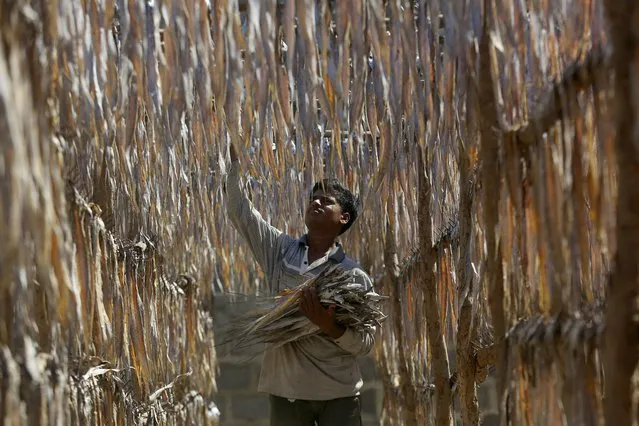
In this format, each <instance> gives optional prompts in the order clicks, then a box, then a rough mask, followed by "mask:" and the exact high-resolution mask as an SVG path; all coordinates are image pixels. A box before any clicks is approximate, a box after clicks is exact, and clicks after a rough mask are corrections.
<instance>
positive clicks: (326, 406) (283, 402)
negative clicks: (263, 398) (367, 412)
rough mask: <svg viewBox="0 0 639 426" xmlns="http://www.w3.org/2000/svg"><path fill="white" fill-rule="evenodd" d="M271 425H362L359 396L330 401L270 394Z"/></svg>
mask: <svg viewBox="0 0 639 426" xmlns="http://www.w3.org/2000/svg"><path fill="white" fill-rule="evenodd" d="M270 402H271V426H316V425H317V426H361V425H362V418H361V405H360V399H359V396H350V397H347V398H337V399H330V400H328V401H307V400H303V399H296V400H294V401H293V402H291V401H289V400H288V399H286V398H281V397H279V396H274V395H271V396H270Z"/></svg>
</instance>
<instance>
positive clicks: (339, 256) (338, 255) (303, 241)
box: [298, 234, 346, 263]
mask: <svg viewBox="0 0 639 426" xmlns="http://www.w3.org/2000/svg"><path fill="white" fill-rule="evenodd" d="M307 235H308V234H304V235H302V236H301V237H300V238H299V240H298V243H299V245H301V246H305V247H308V238H307ZM345 257H346V254H345V253H344V248H343V247H342V245H341V244H340V242H339V241H335V246H333V248H332V249H331V251H330V254H329V255H328V258H329V259H331V260H334V261H336V262H338V263H341V262H342V261H343V260H344V258H345Z"/></svg>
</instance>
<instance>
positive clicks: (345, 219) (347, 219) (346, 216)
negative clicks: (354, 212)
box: [339, 212, 351, 225]
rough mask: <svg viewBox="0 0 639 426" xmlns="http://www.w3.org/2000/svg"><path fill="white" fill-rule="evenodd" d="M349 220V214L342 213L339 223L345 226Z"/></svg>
mask: <svg viewBox="0 0 639 426" xmlns="http://www.w3.org/2000/svg"><path fill="white" fill-rule="evenodd" d="M349 220H351V214H350V213H349V212H344V213H342V217H341V218H340V220H339V221H340V222H341V223H342V224H344V225H346V224H347V223H348V221H349Z"/></svg>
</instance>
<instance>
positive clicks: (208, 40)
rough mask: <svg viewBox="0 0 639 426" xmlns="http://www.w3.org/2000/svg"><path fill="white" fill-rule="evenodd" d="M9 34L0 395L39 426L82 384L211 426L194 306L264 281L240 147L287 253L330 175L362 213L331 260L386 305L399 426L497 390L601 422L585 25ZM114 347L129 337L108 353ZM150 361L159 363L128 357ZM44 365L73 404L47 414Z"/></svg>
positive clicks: (146, 16) (133, 25)
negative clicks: (185, 409)
mask: <svg viewBox="0 0 639 426" xmlns="http://www.w3.org/2000/svg"><path fill="white" fill-rule="evenodd" d="M8 3H10V2H8ZM0 17H1V23H2V25H3V33H2V36H3V40H4V44H2V45H0V49H3V51H2V55H0V56H1V58H2V61H3V62H2V63H0V72H2V73H3V76H2V77H3V78H2V79H0V81H1V83H0V88H2V92H1V95H2V100H3V103H2V106H3V108H2V109H1V110H0V111H1V114H0V117H1V118H2V122H1V123H2V126H3V129H5V130H6V131H5V132H4V134H5V135H6V136H5V138H3V141H2V147H3V151H2V157H0V159H1V160H2V162H0V178H1V179H2V180H1V181H2V182H3V186H2V188H1V190H2V197H3V199H2V201H3V202H2V206H0V214H1V215H2V216H1V218H2V219H3V223H8V224H10V225H9V226H7V227H3V228H2V229H1V230H0V233H1V234H0V235H1V236H2V239H3V242H5V244H4V246H3V247H2V248H1V249H0V255H1V256H2V258H1V260H2V263H1V266H0V267H2V274H0V279H1V280H2V286H1V287H0V289H1V291H2V292H3V297H2V302H1V303H4V309H3V314H2V318H3V320H2V321H3V322H2V323H1V324H0V332H1V333H2V335H1V336H0V337H1V338H2V340H1V342H2V345H3V354H4V355H3V360H4V363H3V370H2V373H3V376H2V377H3V381H4V382H5V383H11V384H12V386H19V385H20V384H19V383H21V382H20V381H19V380H24V379H25V377H26V378H28V379H27V382H26V383H28V384H29V386H31V387H29V389H31V390H33V392H35V393H33V395H34V396H33V397H34V398H36V399H37V400H38V401H40V404H41V406H42V407H47V406H49V405H47V404H53V403H52V402H51V401H53V400H55V399H56V398H57V399H58V400H61V399H64V398H67V397H70V396H69V391H68V389H69V388H67V387H65V386H66V385H65V383H66V382H69V383H70V382H71V378H72V377H83V378H84V377H88V378H89V379H91V380H92V382H91V383H94V382H95V381H96V380H97V381H98V382H99V381H100V380H106V382H107V384H106V385H104V386H103V387H102V388H101V389H102V390H101V391H103V392H106V390H104V389H109V392H112V393H113V395H114V396H113V398H115V399H112V400H109V401H114V402H113V403H114V404H125V402H124V401H120V400H117V397H118V395H120V397H121V396H122V395H128V394H127V392H137V393H135V395H137V396H138V397H142V399H143V400H144V401H146V405H142V406H143V407H145V409H144V410H141V411H140V410H138V411H136V413H137V412H143V413H145V415H150V414H149V413H153V415H156V413H160V412H161V410H160V408H161V407H162V404H160V405H157V404H156V401H158V400H160V401H162V403H163V404H168V403H170V402H174V403H178V402H180V403H183V401H184V398H186V395H198V396H200V397H202V398H203V399H202V401H204V402H202V401H201V402H199V403H198V404H199V405H197V406H198V407H203V409H204V410H205V411H206V409H207V407H208V413H209V414H210V413H211V412H212V411H214V410H213V408H211V406H207V405H206V402H205V401H207V398H208V396H209V395H210V391H211V388H212V386H213V383H214V381H213V380H212V379H211V377H210V376H211V374H212V373H211V368H212V366H213V364H214V351H213V350H212V349H211V348H210V347H209V346H207V339H209V338H211V334H210V330H209V329H208V328H207V327H208V324H209V322H210V320H209V319H207V317H206V315H205V314H203V313H202V312H201V311H199V310H197V306H196V305H197V304H198V302H199V301H202V300H208V298H210V297H211V296H213V295H215V294H218V293H221V292H228V291H232V292H240V293H256V292H257V293H259V292H261V291H262V287H261V285H260V283H261V282H262V278H263V275H262V272H261V271H260V270H259V268H258V267H257V266H256V264H255V263H254V262H253V261H252V260H251V259H252V257H251V255H250V251H249V250H248V247H247V246H246V245H245V244H244V242H243V241H242V240H241V239H240V237H239V236H238V234H237V233H236V232H235V231H234V230H233V229H232V227H231V226H230V223H229V222H228V220H227V217H226V215H225V213H224V207H225V194H224V179H225V175H226V172H227V170H228V165H229V164H228V145H229V143H231V142H232V143H234V144H235V146H236V147H237V148H238V152H239V157H240V160H241V163H242V167H243V171H244V172H245V173H246V176H247V179H246V186H247V189H250V194H251V198H252V201H253V203H254V204H255V207H256V208H257V209H258V210H259V211H260V212H261V213H262V215H263V217H264V218H265V219H267V220H268V221H269V222H270V223H271V224H273V225H274V226H276V227H278V228H279V229H281V230H283V231H286V232H290V233H293V234H297V233H300V232H303V218H302V212H303V209H304V206H305V203H306V200H307V194H308V191H309V189H310V188H311V185H312V184H313V182H314V180H316V179H318V178H320V177H324V176H335V177H338V178H340V179H342V180H343V181H344V182H345V183H346V184H347V185H348V186H349V187H351V188H352V189H353V190H354V191H355V192H356V193H358V194H359V196H360V198H361V200H362V207H363V209H362V214H361V217H360V219H358V221H357V223H356V224H355V225H354V226H353V228H352V229H351V230H350V231H349V232H348V234H347V235H346V236H345V237H344V244H345V246H346V248H347V251H348V253H349V254H350V255H352V256H353V257H354V258H356V259H358V260H359V261H360V262H361V263H362V265H363V266H364V267H365V268H366V269H367V270H368V271H369V273H370V274H371V276H373V277H374V278H375V280H376V285H377V286H378V287H379V289H380V291H381V292H383V293H385V294H389V295H392V297H391V300H390V302H389V303H388V306H387V309H388V313H389V319H388V321H387V322H386V323H385V324H384V327H383V329H382V331H381V333H380V334H379V335H378V343H377V346H376V350H375V356H376V358H377V360H378V362H379V367H380V374H381V375H382V378H383V379H384V382H385V403H384V413H383V417H384V418H385V420H386V421H387V422H388V423H389V424H420V425H421V424H432V423H435V422H436V423H437V424H449V423H451V422H452V421H453V418H454V417H455V416H456V415H457V414H455V412H457V411H460V412H461V414H460V415H461V416H462V417H463V419H464V421H465V422H467V423H468V424H476V423H477V422H478V421H479V416H480V414H479V412H478V411H477V403H476V396H475V385H476V383H478V382H481V380H483V378H484V377H485V376H486V374H487V367H488V365H490V364H497V368H495V369H494V370H495V371H494V374H495V375H496V376H497V382H498V387H499V388H500V393H499V394H500V399H499V402H500V407H501V411H502V417H503V418H505V419H507V420H508V421H509V422H510V424H522V423H526V424H560V423H564V424H595V423H597V419H598V418H599V417H600V416H601V410H602V409H601V405H602V402H601V401H602V398H601V363H600V361H599V352H598V351H597V349H596V347H597V342H598V338H599V335H600V329H601V327H599V324H600V319H599V316H600V311H601V309H600V308H601V307H600V305H601V301H602V300H603V295H604V288H605V285H604V284H605V279H606V277H607V275H608V272H609V271H608V270H609V264H610V260H611V254H612V252H613V251H614V247H615V239H614V213H615V207H614V206H615V202H616V198H615V196H616V195H615V194H616V186H615V185H616V182H615V170H616V166H615V164H616V163H615V158H614V138H613V134H614V129H613V128H612V125H611V124H610V123H611V122H612V120H611V118H612V114H611V108H610V106H609V98H608V97H607V95H608V94H609V89H610V86H609V80H610V78H609V76H608V74H607V73H606V71H605V66H606V60H605V57H606V54H605V46H606V38H605V36H604V35H605V33H604V16H603V12H602V5H601V4H600V3H599V2H597V1H590V0H588V1H571V0H568V1H565V2H562V3H561V4H560V5H559V4H555V3H553V2H547V1H545V0H528V1H526V2H516V4H512V2H507V1H503V0H494V1H489V0H486V1H473V0H453V1H449V0H440V1H428V2H426V1H423V0H417V1H411V2H408V1H400V0H384V1H383V0H367V1H363V0H349V1H346V0H344V1H313V0H261V1H259V0H254V1H246V0H219V1H213V0H211V1H207V0H192V1H184V0H156V1H153V2H150V1H147V2H145V1H140V0H128V1H127V0H118V1H116V2H109V1H98V0H82V1H75V0H74V1H72V0H54V1H48V2H45V3H37V4H36V3H35V2H34V3H33V4H31V5H29V2H26V3H24V4H23V5H22V6H20V7H19V8H18V7H17V6H14V7H7V8H5V7H4V5H3V7H2V12H0ZM25 40H29V41H28V42H26V41H25ZM21 43H27V48H26V49H22V50H20V49H18V47H17V46H22V44H21ZM602 46H604V47H602ZM601 51H603V52H604V53H601ZM593 52H594V53H593ZM597 52H600V54H597ZM602 56H603V57H604V59H600V57H602ZM593 57H594V58H595V59H593ZM597 58H599V59H597ZM571 67H572V68H571ZM602 68H604V72H600V70H601V69H602ZM571 69H572V70H573V72H572V73H569V72H568V71H570V70H571ZM5 77H6V78H5ZM66 181H68V182H70V183H71V185H70V186H71V187H72V188H73V191H69V190H66V191H65V187H66V186H65V182H66ZM83 200H87V201H86V202H85V201H83ZM70 207H71V208H70ZM70 212H71V213H70ZM88 235H90V236H91V237H88ZM112 236H114V237H112ZM116 239H117V241H118V243H117V244H116V243H113V242H112V241H115V240H116ZM127 247H128V248H127ZM82 250H84V251H82ZM127 250H128V251H127ZM147 251H149V253H152V254H148V255H145V254H144V253H147ZM129 252H130V253H137V254H136V255H135V256H133V258H134V259H137V260H136V262H137V263H135V262H134V264H135V265H138V266H134V267H133V268H134V269H133V270H129V269H127V271H128V272H127V273H124V272H117V271H122V268H126V267H125V266H123V265H128V263H127V262H126V261H125V260H122V259H119V258H118V257H117V256H115V253H129ZM83 253H84V254H83ZM140 253H141V254H140ZM148 259H151V260H148ZM140 262H141V263H140ZM148 262H151V264H149V263H148ZM142 264H144V265H145V266H144V267H142V266H140V265H142ZM118 268H120V269H118ZM136 268H137V269H136ZM140 268H142V269H140ZM145 268H146V269H145ZM141 270H143V271H145V274H147V275H143V276H144V278H142V280H140V278H139V273H140V271H141ZM133 271H137V273H138V275H136V274H135V273H134V272H133ZM158 271H161V273H159V272H158ZM100 274H103V275H104V274H107V275H108V276H110V277H112V278H110V279H105V280H102V282H100V283H97V282H96V280H97V281H99V279H97V278H96V277H98V276H100ZM109 274H111V275H109ZM148 274H151V276H149V275H148ZM135 277H138V278H137V279H136V278H135ZM161 277H164V278H161ZM167 277H168V278H167ZM180 277H182V278H180ZM92 283H93V284H92ZM171 283H172V284H171ZM196 284H197V285H196ZM193 286H195V287H196V288H197V289H198V293H197V294H198V296H197V298H193V297H195V296H193V293H190V292H189V291H192V290H188V289H192V288H193ZM100 287H101V289H100ZM167 289H173V292H171V291H169V290H167ZM100 291H101V292H102V294H101V295H100ZM167 291H168V292H169V293H170V294H179V297H177V298H174V299H170V297H169V296H167V293H166V292H167ZM189 295H191V296H189ZM189 297H192V298H189ZM160 299H161V300H160ZM153 300H154V301H155V302H151V301H153ZM168 300H172V301H173V302H168ZM153 303H155V305H153ZM170 303H175V304H176V305H175V306H178V308H177V309H175V308H174V307H173V306H170V309H169V306H167V304H170ZM149 306H155V307H156V308H155V309H153V308H149ZM117 309H120V310H124V311H126V312H127V315H125V316H124V318H123V317H122V316H121V315H120V314H116V312H118V311H117ZM185 310H186V311H187V312H190V316H188V315H187V316H186V317H184V316H183V315H182V312H183V311H185ZM176 312H179V314H176ZM176 315H177V316H176ZM162 318H163V319H162ZM183 318H186V321H191V324H197V327H196V326H194V327H193V328H191V327H187V326H185V325H180V326H178V325H177V324H182V323H181V322H180V321H185V320H184V319H183ZM38 321H40V322H43V321H44V324H45V325H44V326H41V325H40V323H38ZM119 321H120V322H122V321H124V323H119ZM109 322H110V323H111V330H110V331H109V330H108V329H105V328H104V327H101V324H107V323H109ZM118 327H119V328H118ZM123 327H124V329H126V327H129V329H130V330H135V331H136V333H137V332H139V333H141V335H142V336H144V337H143V338H141V337H140V334H136V333H134V332H133V331H131V333H130V334H129V335H128V336H127V335H126V334H124V335H123V337H122V339H124V340H123V341H122V342H120V341H118V340H113V339H115V338H116V337H115V336H116V335H119V333H118V332H116V331H117V330H123ZM149 328H150V329H149ZM196 330H197V332H196ZM71 332H73V334H72V333H71ZM82 333H88V334H86V335H84V334H82ZM180 333H182V334H180ZM184 333H186V334H184ZM188 333H191V334H188ZM156 338H157V339H158V341H161V342H163V344H165V345H166V346H160V347H159V348H155V347H154V348H153V350H158V351H160V348H164V349H163V350H162V351H160V352H163V353H164V355H163V356H164V357H165V358H162V361H157V358H155V357H154V356H150V355H149V354H148V353H147V354H146V357H145V356H144V355H141V352H142V353H146V352H145V351H149V350H151V349H150V348H149V346H153V345H151V343H152V342H155V339H156ZM43 339H44V340H43ZM136 339H142V340H143V341H142V342H141V341H137V340H136ZM146 339H150V340H146ZM211 339H212V338H211ZM25 342H28V343H25ZM47 342H48V343H47ZM186 342H188V344H186ZM145 345H146V346H145ZM126 348H129V349H128V352H127V349H126ZM192 350H197V351H198V352H197V353H198V354H200V355H198V356H195V355H194V352H192ZM452 353H455V360H456V361H455V363H451V360H450V359H449V354H452ZM47 354H48V355H47ZM202 354H204V355H202ZM40 355H41V356H40ZM79 356H84V357H87V356H90V359H91V360H94V361H91V362H94V363H95V362H98V361H95V360H103V361H104V362H102V361H100V363H99V364H96V365H93V367H96V366H97V367H99V368H100V369H99V370H87V366H89V365H91V364H90V363H89V364H87V362H89V361H87V360H86V359H85V360H84V361H82V362H80V365H81V366H84V369H82V367H78V366H75V365H76V364H73V363H72V361H74V362H75V359H76V358H77V357H79ZM48 357H53V358H48ZM49 359H53V360H54V361H55V362H57V363H60V364H55V362H54V363H53V365H62V366H63V368H62V370H60V369H59V368H57V369H54V370H55V371H57V372H58V373H56V374H59V371H64V372H65V374H67V376H68V377H69V379H68V380H67V379H66V378H65V379H64V380H62V381H56V382H55V383H57V385H56V386H57V387H54V388H52V389H54V391H52V392H48V393H45V392H44V391H38V389H44V387H45V385H43V384H42V383H43V382H42V381H38V380H39V379H38V377H43V376H42V374H41V373H38V374H40V375H38V374H36V372H37V371H40V372H41V371H44V370H43V369H44V368H45V367H46V366H47V365H51V364H50V363H49V361H47V360H49ZM156 362H160V365H161V366H162V368H159V369H158V368H155V367H156V366H157V365H156V364H155V363H156ZM20 363H22V364H20ZM18 365H22V366H24V371H23V373H22V374H18V373H16V371H19V367H18ZM6 366H13V367H11V368H9V367H6ZM16 368H18V370H16ZM129 368H130V369H132V370H133V371H134V372H126V370H127V369H129ZM38 369H39V370H38ZM74 369H75V370H74ZM6 371H13V373H12V374H8V373H5V372H6ZM47 371H48V370H47ZM78 372H79V373H78ZM189 373H190V374H191V375H190V376H188V377H186V376H181V375H186V374H189ZM51 374H53V373H50V374H49V375H48V376H47V377H49V379H47V380H52V379H50V378H51V377H53V376H52V375H51ZM77 374H84V375H83V376H77ZM67 376H64V377H67ZM96 376H97V378H96ZM156 376H157V377H156ZM56 377H57V376H56ZM117 377H120V378H121V379H117ZM122 377H128V378H130V379H131V381H132V383H133V385H131V386H133V387H132V388H131V387H127V386H126V385H125V384H123V383H121V382H120V381H118V380H124V379H122ZM20 378H21V379H20ZM42 380H44V379H42ZM181 380H184V381H186V383H189V384H192V385H193V386H192V387H191V388H192V389H196V390H195V391H194V392H195V394H188V393H185V392H186V391H185V390H186V389H191V388H189V387H188V386H185V385H184V384H182V385H180V384H181V383H183V382H181ZM65 381H66V382H65ZM73 383H75V382H73ZM161 383H165V384H166V383H170V385H167V386H169V387H168V388H166V389H164V388H162V387H160V384H161ZM178 385H180V386H178ZM52 386H53V385H52ZM178 387H180V388H181V389H183V391H182V392H181V393H180V392H177V391H176V390H175V389H176V388H178ZM169 388H170V389H169ZM121 389H125V390H121ZM127 389H128V390H127ZM154 389H157V391H155V392H154ZM169 390H170V391H169ZM38 392H40V393H38ZM122 392H124V393H122ZM158 392H160V393H159V394H158ZM163 392H164V393H163ZM456 394H458V396H459V398H458V399H457V398H455V395H456ZM12 395H13V396H11V397H10V398H9V397H7V399H5V401H7V402H6V403H5V405H3V406H2V407H3V408H2V409H4V410H5V411H4V413H5V415H6V413H13V411H7V410H8V408H6V407H10V405H8V404H19V403H20V401H19V400H18V399H17V398H20V396H18V395H22V394H18V393H15V394H12ZM29 395H32V394H29ZM175 395H181V396H182V397H183V398H182V400H179V401H178V400H177V399H176V398H177V397H176V396H175ZM152 396H153V398H151V397H152ZM85 398H88V397H87V396H85ZM171 398H173V399H171ZM195 399H197V398H195ZM455 400H458V401H459V402H460V403H459V406H458V407H454V404H453V401H455ZM117 401H120V402H117ZM73 404H79V402H77V401H76V402H74V403H72V404H71V405H73ZM105 404H107V405H108V402H105ZM14 406H15V405H14ZM11 407H13V406H11ZM43 410H45V409H44V408H43ZM95 410H96V413H101V414H99V415H100V416H102V415H106V414H104V413H106V411H108V407H106V406H103V407H102V408H99V407H96V408H95ZM101 410H102V411H101ZM45 411H46V410H45ZM43 412H44V411H43ZM21 413H22V414H20V415H21V416H28V415H32V414H30V413H27V412H24V411H22V412H21ZM50 413H53V414H55V415H63V414H60V413H62V411H60V412H59V413H58V412H57V411H56V412H55V413H54V412H53V411H50ZM65 413H67V412H66V411H65ZM53 414H51V415H53ZM205 414H206V412H205ZM96 415H97V414H96Z"/></svg>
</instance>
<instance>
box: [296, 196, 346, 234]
mask: <svg viewBox="0 0 639 426" xmlns="http://www.w3.org/2000/svg"><path fill="white" fill-rule="evenodd" d="M349 219H350V215H349V213H347V212H343V211H342V206H340V204H339V203H338V202H337V200H336V199H335V196H334V195H331V194H330V193H326V192H324V191H322V190H321V189H318V190H317V191H315V192H313V195H312V196H311V198H310V200H309V203H308V207H307V208H306V215H305V222H306V226H307V227H308V228H309V229H318V230H322V231H325V232H330V233H335V234H336V235H337V234H339V232H340V230H341V229H342V226H343V225H345V224H347V223H348V220H349Z"/></svg>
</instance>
